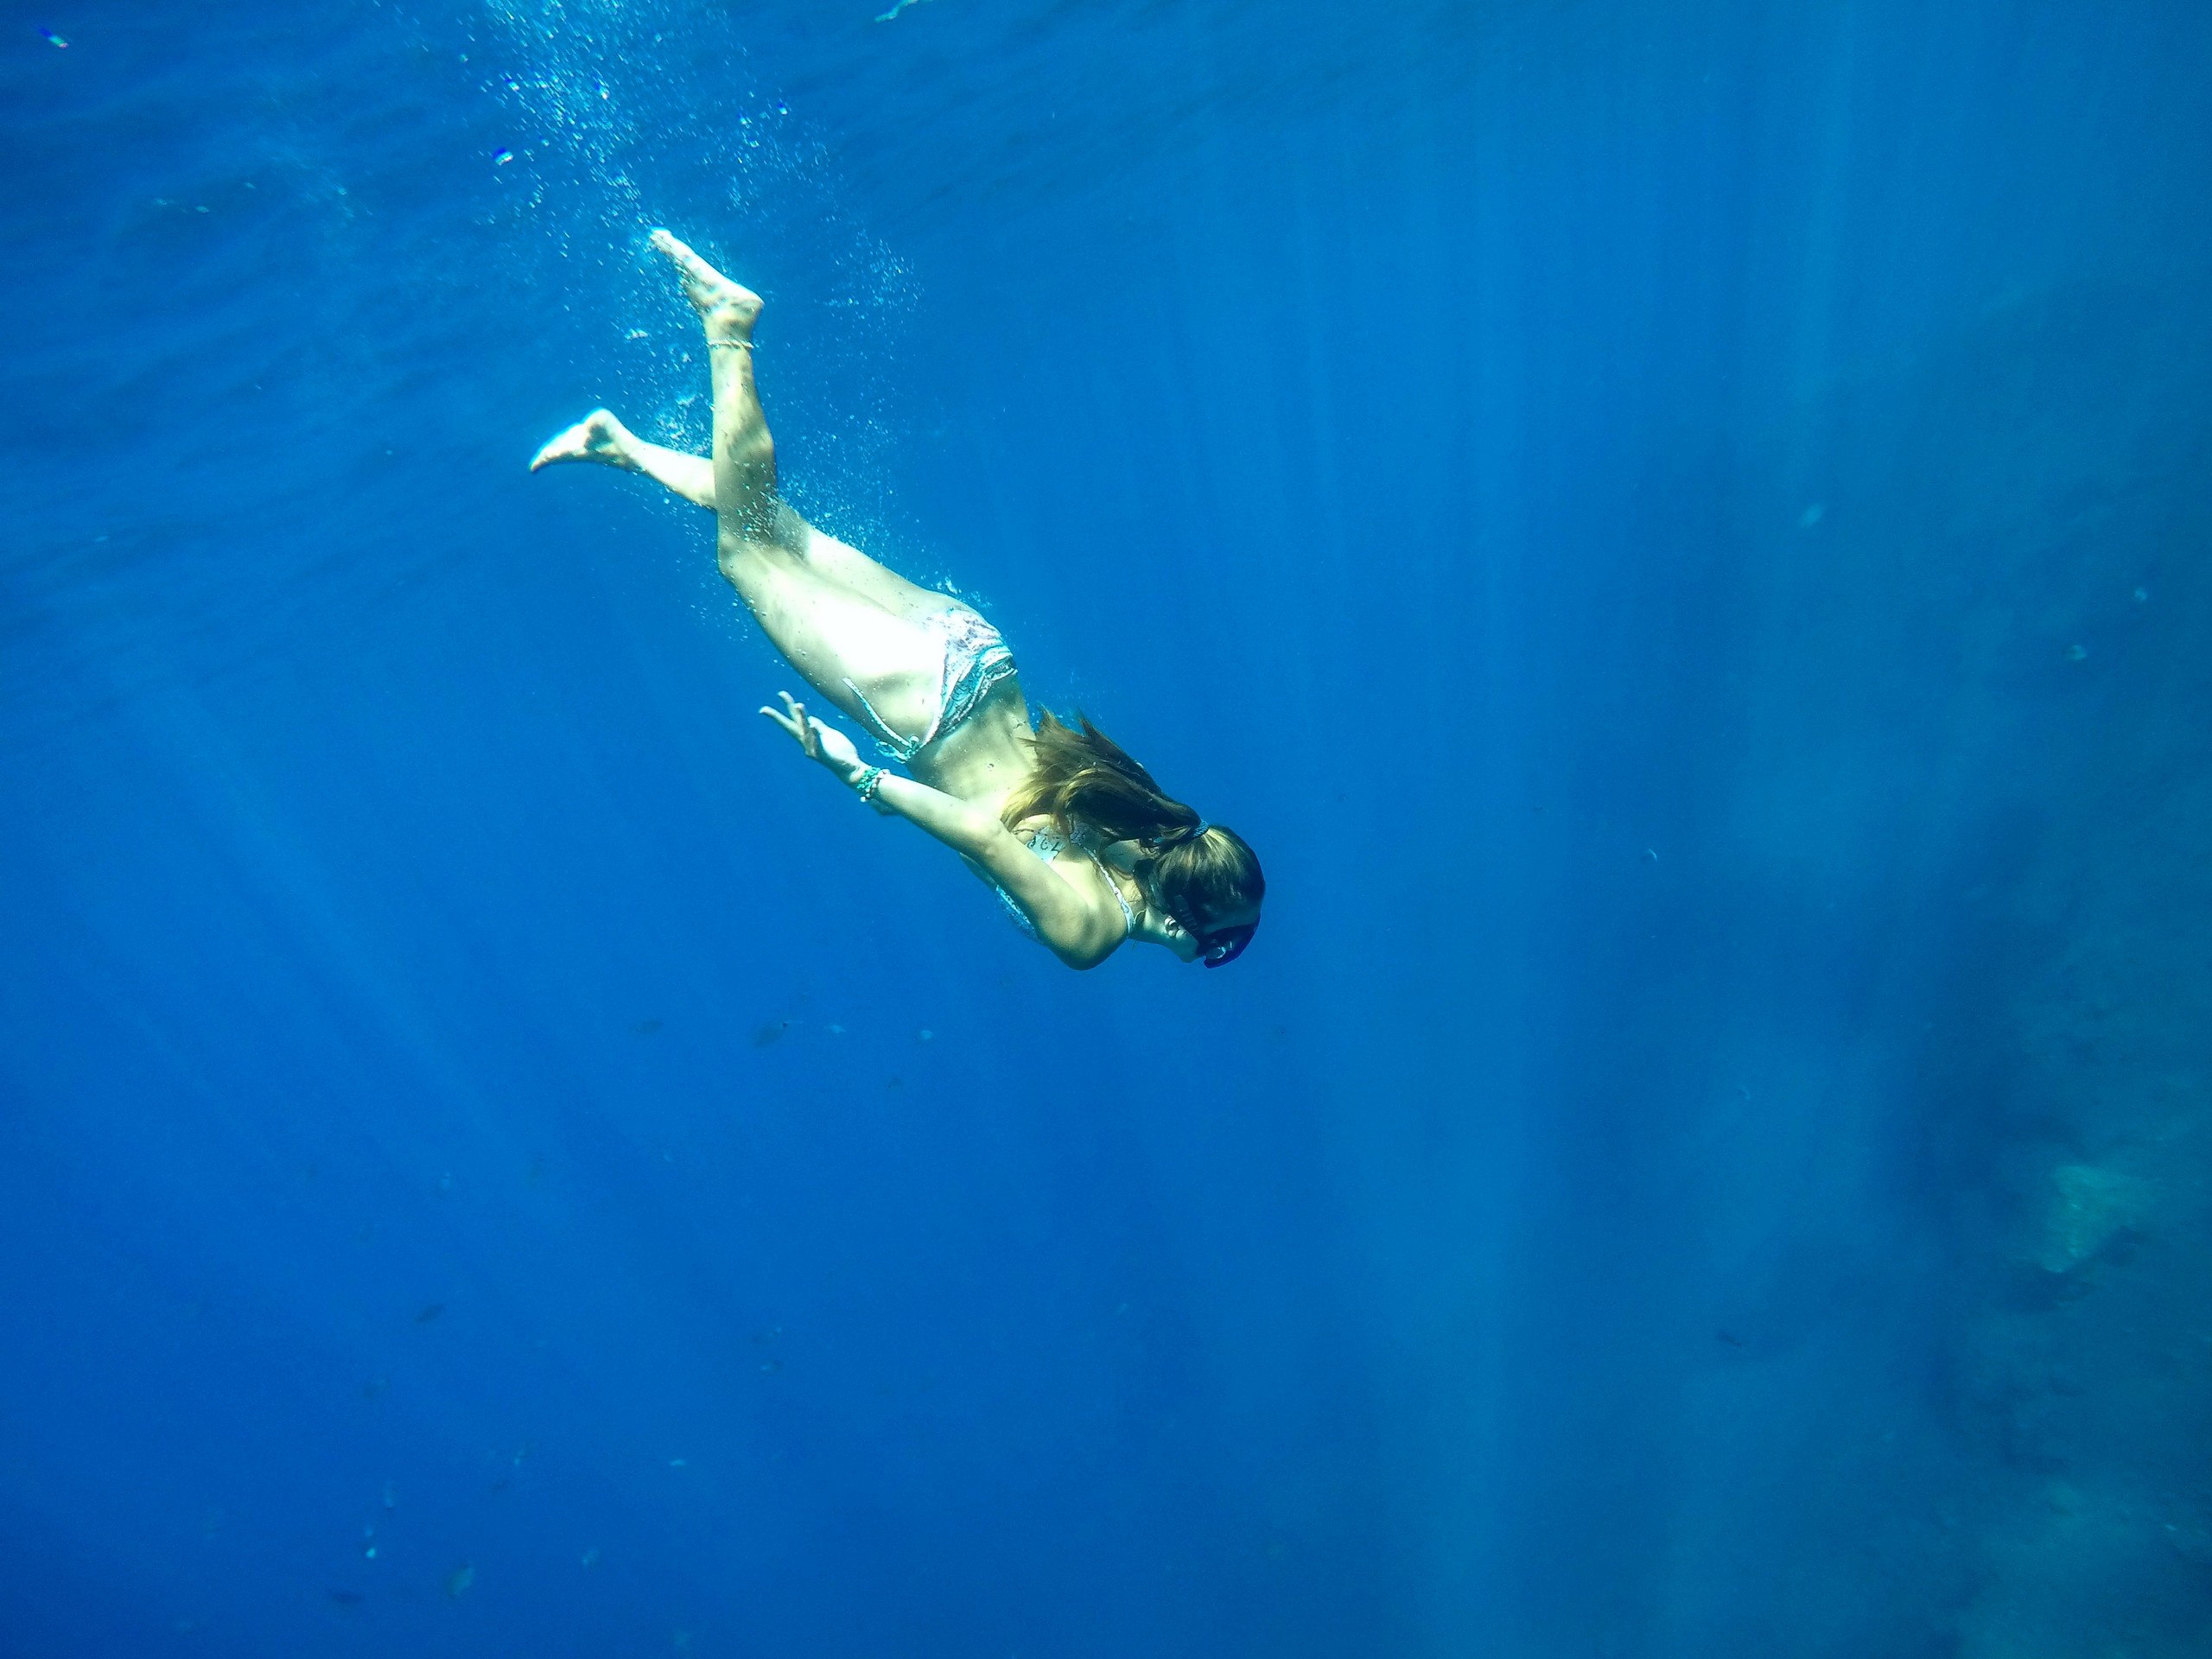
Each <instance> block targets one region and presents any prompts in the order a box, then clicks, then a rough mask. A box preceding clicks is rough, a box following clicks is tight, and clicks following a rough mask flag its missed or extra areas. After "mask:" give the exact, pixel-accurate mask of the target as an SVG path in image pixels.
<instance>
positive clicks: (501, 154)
mask: <svg viewBox="0 0 2212 1659" xmlns="http://www.w3.org/2000/svg"><path fill="white" fill-rule="evenodd" d="M514 158H515V153H514V151H512V149H495V150H493V152H492V165H493V166H494V167H505V165H506V164H507V163H508V162H512V160H514Z"/></svg>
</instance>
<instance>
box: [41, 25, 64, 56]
mask: <svg viewBox="0 0 2212 1659" xmlns="http://www.w3.org/2000/svg"><path fill="white" fill-rule="evenodd" d="M39 38H40V39H41V40H43V41H45V42H46V43H47V44H48V46H58V47H60V48H61V49H62V50H63V51H65V52H67V50H68V49H69V42H68V41H65V40H63V39H62V38H61V37H60V35H57V34H55V33H54V31H53V30H52V29H41V30H39Z"/></svg>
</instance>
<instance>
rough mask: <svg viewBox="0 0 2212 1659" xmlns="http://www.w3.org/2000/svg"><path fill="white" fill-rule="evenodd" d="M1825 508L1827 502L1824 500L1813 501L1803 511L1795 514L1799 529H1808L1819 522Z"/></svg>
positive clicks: (1825, 510)
mask: <svg viewBox="0 0 2212 1659" xmlns="http://www.w3.org/2000/svg"><path fill="white" fill-rule="evenodd" d="M1827 510H1828V509H1827V503H1826V502H1825V501H1815V502H1814V503H1813V505H1811V506H1809V507H1808V508H1806V509H1805V511H1804V512H1801V513H1799V514H1798V515H1797V528H1798V529H1800V530H1810V529H1811V528H1812V527H1813V526H1814V525H1815V524H1819V523H1820V522H1821V514H1822V513H1824V512H1827Z"/></svg>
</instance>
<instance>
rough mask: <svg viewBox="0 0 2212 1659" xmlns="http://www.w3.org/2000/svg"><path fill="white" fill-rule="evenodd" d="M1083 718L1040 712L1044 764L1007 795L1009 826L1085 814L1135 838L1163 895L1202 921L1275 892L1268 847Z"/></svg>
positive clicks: (1036, 744)
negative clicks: (1192, 803) (1217, 818)
mask: <svg viewBox="0 0 2212 1659" xmlns="http://www.w3.org/2000/svg"><path fill="white" fill-rule="evenodd" d="M1076 720H1077V722H1078V723H1079V725H1080V727H1081V729H1080V730H1077V729H1075V728H1071V727H1068V726H1065V725H1063V724H1062V723H1061V722H1060V721H1059V720H1058V719H1057V718H1056V717H1055V716H1054V715H1053V714H1052V710H1051V709H1046V710H1045V711H1044V712H1043V714H1042V715H1040V716H1039V719H1038V721H1037V734H1036V735H1035V736H1034V737H1033V738H1031V739H1030V740H1029V744H1030V747H1031V749H1032V750H1033V753H1035V756H1036V770H1035V771H1034V772H1031V773H1030V775H1029V779H1028V781H1027V783H1025V784H1023V785H1021V786H1020V788H1019V789H1016V790H1015V791H1014V792H1013V793H1012V794H1011V795H1009V796H1007V799H1006V806H1005V807H1004V809H1003V810H1001V813H1000V817H1001V820H1002V821H1003V822H1004V823H1006V825H1007V828H1009V829H1011V828H1012V827H1013V826H1014V825H1015V824H1017V823H1020V822H1021V821H1022V820H1023V819H1024V818H1031V817H1038V816H1039V814H1042V815H1043V816H1045V817H1049V818H1050V819H1052V824H1053V827H1054V828H1056V829H1058V831H1059V832H1060V833H1061V834H1062V835H1064V836H1071V835H1073V834H1074V832H1075V825H1074V820H1076V819H1077V818H1080V819H1082V820H1083V821H1084V823H1088V824H1090V825H1091V826H1092V827H1093V828H1095V829H1097V831H1098V832H1099V834H1100V836H1102V837H1103V839H1105V840H1107V841H1109V842H1112V841H1134V842H1136V843H1137V844H1138V845H1139V846H1140V847H1141V848H1142V849H1144V862H1145V864H1146V866H1147V868H1146V869H1145V871H1144V874H1147V875H1148V876H1149V877H1150V878H1151V879H1152V880H1154V882H1155V883H1156V884H1157V885H1158V887H1159V889H1160V897H1161V898H1162V899H1166V901H1167V903H1168V905H1169V906H1170V907H1171V908H1172V909H1174V910H1176V911H1179V912H1181V914H1182V915H1183V916H1185V917H1189V918H1195V919H1197V920H1198V922H1199V923H1200V925H1204V921H1205V918H1206V917H1207V916H1209V915H1218V914H1220V913H1221V912H1224V911H1230V910H1235V909H1237V908H1238V907H1240V906H1244V905H1253V906H1257V905H1258V904H1259V902H1260V901H1261V900H1262V899H1263V898H1265V897H1266V896H1267V891H1268V881H1267V878H1266V877H1265V876H1264V875H1262V874H1261V873H1260V860H1259V856H1258V855H1256V854H1255V853H1254V852H1253V850H1252V849H1251V848H1250V847H1249V846H1248V845H1247V844H1246V843H1245V841H1244V838H1243V836H1240V835H1238V834H1237V833H1236V831H1235V830H1233V829H1226V828H1224V826H1222V825H1220V824H1218V823H1215V824H1209V823H1206V822H1205V819H1203V818H1201V817H1199V816H1198V812H1197V810H1195V809H1194V808H1192V807H1188V806H1185V805H1184V804H1183V803H1182V802H1180V801H1179V800H1176V799H1174V798H1173V797H1171V796H1170V795H1168V794H1167V793H1166V791H1163V790H1162V789H1161V788H1160V785H1158V784H1157V783H1155V782H1154V780H1153V776H1152V774H1151V773H1150V772H1147V771H1146V770H1145V769H1144V767H1143V766H1141V765H1139V764H1138V763H1137V761H1136V760H1135V758H1133V757H1132V756H1131V755H1130V754H1129V753H1128V751H1127V750H1126V749H1124V748H1122V746H1121V745H1120V744H1118V743H1116V742H1115V741H1114V740H1113V739H1112V738H1110V737H1109V736H1107V735H1106V734H1105V733H1103V732H1102V731H1100V730H1099V729H1098V728H1096V726H1094V725H1092V724H1091V723H1090V717H1089V716H1088V715H1081V714H1078V715H1077V716H1076ZM1185 925H1188V924H1187V923H1185Z"/></svg>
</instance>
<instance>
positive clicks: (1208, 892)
mask: <svg viewBox="0 0 2212 1659" xmlns="http://www.w3.org/2000/svg"><path fill="white" fill-rule="evenodd" d="M652 242H653V245H654V247H656V248H658V250H659V251H660V252H661V253H662V254H663V255H664V256H665V257H667V259H668V261H669V263H670V264H672V265H673V266H674V267H675V268H676V271H677V276H678V277H679V278H680V279H681V281H682V283H683V291H684V293H685V295H686V296H688V297H689V298H690V302H691V303H692V305H693V306H694V307H696V308H697V310H698V313H699V317H700V321H702V324H703V325H704V326H705V328H706V334H707V358H708V363H709V372H710V373H711V375H712V377H713V382H714V394H715V437H714V446H715V447H714V455H713V458H712V459H711V460H709V459H708V458H706V457H703V456H700V455H691V454H683V453H681V452H679V451H677V450H674V449H669V448H663V447H662V446H661V445H658V444H655V443H649V442H645V440H644V439H642V438H639V437H638V436H637V435H635V434H633V433H632V432H631V431H630V430H629V429H627V428H626V427H625V426H624V425H623V424H622V423H620V421H618V420H616V419H615V418H614V416H613V415H612V414H610V413H608V412H607V410H603V409H601V410H594V411H593V412H592V413H591V414H589V415H588V416H585V417H584V419H583V420H582V421H581V422H579V423H577V424H576V425H575V426H573V427H571V428H569V430H567V431H566V432H563V433H562V434H561V435H559V436H558V437H556V438H555V439H554V440H553V441H552V442H550V443H549V444H547V445H546V446H545V447H544V448H543V449H541V450H539V451H538V453H537V458H536V459H535V460H533V461H531V471H533V472H535V471H537V469H538V468H539V467H544V466H548V465H550V464H551V463H552V462H554V461H599V462H601V463H603V464H605V465H607V466H613V467H622V468H624V469H626V470H627V471H630V472H636V473H643V474H645V475H646V476H647V477H649V478H652V479H655V480H658V481H659V482H660V483H662V484H664V485H665V486H667V487H668V488H669V489H671V491H673V492H674V493H676V494H677V495H679V496H681V497H683V499H686V500H688V501H692V502H695V503H696V504H697V505H700V506H702V507H706V508H709V509H710V510H711V511H712V512H714V513H715V518H716V521H717V525H718V534H717V536H716V538H715V553H716V559H717V563H719V564H720V565H721V573H722V575H723V577H724V578H725V579H726V580H727V581H728V582H729V584H730V586H731V587H733V588H736V589H737V592H738V594H739V597H741V599H743V600H744V601H745V604H746V607H747V609H749V610H750V611H751V612H752V613H753V616H754V618H755V619H757V620H759V622H760V626H761V628H762V629H763V630H764V631H765V632H766V634H767V636H768V639H769V641H770V643H772V645H774V646H775V647H776V649H777V650H778V651H779V652H782V653H783V656H784V658H785V661H787V662H788V663H790V664H791V667H792V668H793V669H795V670H796V671H798V673H799V674H800V675H801V676H803V677H804V679H805V680H806V683H808V684H809V685H810V686H812V687H813V688H814V690H815V691H816V692H817V693H818V694H819V695H820V696H822V697H823V698H824V699H826V700H827V701H828V702H830V703H831V704H832V705H834V706H835V707H836V709H838V710H840V711H841V712H842V714H843V715H845V716H846V717H847V718H848V719H849V720H851V721H854V722H855V724H857V725H859V726H861V728H865V729H866V730H867V731H868V732H869V733H870V734H872V735H873V736H874V739H875V741H876V742H877V745H878V746H879V747H880V748H881V750H882V751H883V753H885V755H886V756H887V757H888V758H889V759H891V760H895V761H897V762H898V763H899V764H900V765H901V766H905V767H906V773H907V774H910V775H902V774H900V773H899V772H893V771H891V770H889V769H888V768H887V767H886V766H872V765H869V764H868V763H867V762H866V761H864V760H861V755H860V752H859V750H858V749H857V748H855V746H854V743H853V741H852V739H851V738H849V737H848V736H847V735H846V734H844V733H843V732H842V731H840V730H839V729H837V728H836V727H834V726H827V725H824V724H823V722H822V721H819V720H817V719H816V718H815V717H814V716H813V715H810V713H809V712H808V710H807V706H806V705H805V704H804V703H803V702H798V700H797V699H795V698H794V697H793V696H791V693H789V692H788V691H785V692H780V693H779V694H778V695H779V696H780V697H781V699H782V703H783V706H782V707H781V708H780V709H774V708H764V709H761V711H760V712H761V713H762V714H764V715H766V716H767V717H768V718H769V719H770V720H772V721H775V722H776V724H777V725H779V726H780V727H781V728H783V729H784V730H785V732H787V733H788V734H790V735H791V738H792V740H793V741H795V742H797V743H798V747H799V749H800V751H801V752H802V753H804V754H805V755H806V757H807V758H808V759H809V760H814V761H817V762H818V763H819V764H820V765H821V766H823V767H824V768H826V769H827V770H828V771H829V772H830V773H831V774H832V775H833V776H834V777H836V779H838V781H839V782H841V783H842V784H844V785H847V786H848V787H849V788H850V789H851V790H852V791H854V792H855V794H857V795H858V796H859V797H860V798H861V800H863V801H865V802H867V803H868V804H869V805H870V806H872V807H873V808H874V809H875V810H876V811H878V812H880V813H884V814H886V815H887V816H894V817H902V818H906V819H907V820H908V821H909V822H911V823H914V824H916V825H918V827H919V828H921V829H924V830H925V831H926V832H928V833H929V834H930V835H931V836H935V837H936V838H937V839H938V840H939V841H941V842H944V844H945V845H946V846H948V847H950V848H951V849H952V850H953V851H954V852H956V853H957V854H959V855H960V856H961V858H962V859H963V861H965V862H966V863H967V865H968V867H969V869H970V870H972V871H974V872H975V873H976V874H977V875H978V876H980V877H982V879H983V880H985V881H987V882H988V883H990V884H991V885H992V886H993V887H996V888H997V889H998V893H999V897H1000V899H1001V902H1002V903H1003V904H1004V905H1005V906H1006V908H1007V912H1008V914H1009V915H1011V916H1012V917H1013V918H1014V921H1015V923H1016V924H1017V925H1020V928H1021V929H1022V931H1024V932H1026V933H1027V934H1028V935H1029V936H1030V937H1031V938H1034V939H1036V940H1037V941H1038V942H1039V944H1043V945H1045V946H1046V948H1047V949H1049V950H1051V951H1052V953H1053V954H1054V955H1055V956H1057V957H1059V959H1060V960H1061V961H1062V962H1065V963H1067V964H1068V965H1069V966H1070V967H1071V968H1093V967H1096V965H1097V964H1098V963H1102V962H1103V961H1104V960H1105V959H1106V958H1107V957H1109V956H1111V955H1113V953H1114V952H1115V951H1116V950H1118V949H1119V948H1120V947H1121V945H1122V943H1123V941H1125V940H1131V939H1134V940H1137V941H1139V942H1141V943H1143V944H1157V945H1160V946H1162V947H1163V948H1165V949H1166V950H1171V951H1173V953H1174V954H1175V955H1176V956H1177V957H1180V958H1182V960H1184V961H1185V962H1204V963H1205V964H1206V966H1207V967H1209V968H1218V967H1220V966H1222V965H1223V964H1224V963H1230V962H1233V961H1235V960H1236V957H1238V956H1239V955H1241V954H1242V953H1243V950H1244V948H1245V946H1246V945H1248V944H1250V943H1251V940H1252V934H1253V931H1254V930H1255V928H1256V927H1257V926H1258V925H1259V920H1260V903H1261V899H1262V898H1263V897H1264V896H1265V893H1266V882H1265V880H1264V879H1263V878H1262V875H1261V873H1260V861H1259V860H1258V859H1257V858H1256V857H1255V856H1254V855H1253V852H1252V849H1251V848H1250V847H1249V846H1247V845H1246V844H1245V842H1244V841H1243V837H1241V836H1237V835H1236V833H1234V832H1233V831H1231V830H1230V829H1225V828H1224V826H1222V825H1220V824H1218V823H1207V822H1205V820H1204V819H1203V818H1201V817H1199V816H1198V813H1197V812H1195V811H1194V810H1192V809H1191V808H1190V807H1188V806H1185V804H1183V803H1181V802H1180V801H1178V800H1174V799H1173V798H1170V797H1169V796H1167V795H1166V793H1164V792H1163V791H1161V790H1160V785H1158V784H1157V783H1155V782H1154V779H1153V776H1152V774H1151V773H1150V772H1147V771H1146V770H1145V769H1144V767H1142V766H1140V765H1138V764H1137V762H1136V761H1135V760H1133V759H1131V758H1130V757H1129V756H1128V754H1127V753H1124V752H1123V751H1122V748H1121V747H1119V746H1118V745H1116V743H1114V742H1113V741H1110V740H1109V739H1108V738H1107V737H1106V736H1105V735H1104V734H1103V733H1101V732H1100V731H1099V730H1098V728H1096V727H1095V726H1093V725H1092V724H1091V723H1090V721H1089V720H1087V719H1081V718H1079V719H1078V723H1077V726H1076V727H1069V726H1066V725H1064V724H1062V723H1061V722H1060V721H1058V720H1057V719H1056V718H1054V717H1053V715H1052V714H1051V713H1050V712H1049V711H1047V712H1046V713H1044V714H1043V715H1042V716H1041V717H1040V718H1039V721H1037V722H1036V724H1035V726H1034V728H1033V727H1032V723H1031V720H1030V715H1029V706H1028V703H1027V702H1026V701H1025V700H1024V698H1023V696H1022V694H1021V682H1020V677H1019V676H1018V675H1017V674H1016V672H1015V671H1014V653H1013V652H1011V651H1009V650H1008V649H1007V645H1006V641H1005V640H1004V639H1001V637H1000V634H999V631H998V630H997V629H996V628H995V627H993V626H991V625H990V624H989V623H988V622H987V621H985V620H983V618H982V616H981V615H979V614H978V613H976V611H974V610H973V609H971V608H970V607H968V606H967V605H964V604H963V603H961V602H960V601H958V600H957V599H954V598H952V597H950V595H948V594H939V593H932V592H931V591H930V590H928V589H927V588H918V587H917V586H915V585H914V584H913V583H912V582H908V581H906V579H905V578H904V577H902V576H899V575H897V574H896V573H894V572H893V571H891V570H889V569H886V568H885V567H884V566H882V565H880V564H878V563H876V562H875V561H874V560H873V559H871V558H869V557H868V556H867V555H865V554H863V553H861V551H860V550H858V549H857V548H854V547H851V546H849V545H847V544H846V543H843V542H841V541H839V540H838V539H837V538H836V537H834V536H829V535H826V534H824V533H823V531H819V530H817V529H816V528H815V527H814V526H813V525H811V524H808V523H807V522H806V521H805V520H804V518H800V517H799V515H798V513H797V512H794V511H793V510H792V508H791V505H789V504H788V503H787V502H785V500H784V499H783V498H782V497H781V496H779V494H778V493H776V454H775V447H774V445H773V444H772V442H771V441H770V439H769V435H768V423H767V417H766V416H765V415H764V414H763V413H762V410H761V407H760V395H759V393H758V391H756V390H755V387H754V384H753V325H754V324H755V323H756V322H757V321H759V319H760V303H761V302H760V296H759V295H757V294H754V293H753V291H752V290H751V289H747V288H744V287H741V286H740V285H739V284H738V283H734V282H732V281H731V280H730V279H729V278H728V277H725V276H723V275H722V274H721V272H720V271H718V270H715V268H714V267H713V266H711V265H709V264H708V263H707V262H706V261H705V260H704V259H702V258H701V257H699V256H698V255H697V254H696V253H695V252H693V251H692V250H691V249H690V248H689V247H687V246H685V245H683V243H681V242H679V241H677V239H676V238H675V237H673V236H671V235H670V234H669V233H668V232H666V231H655V232H653V236H652Z"/></svg>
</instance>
